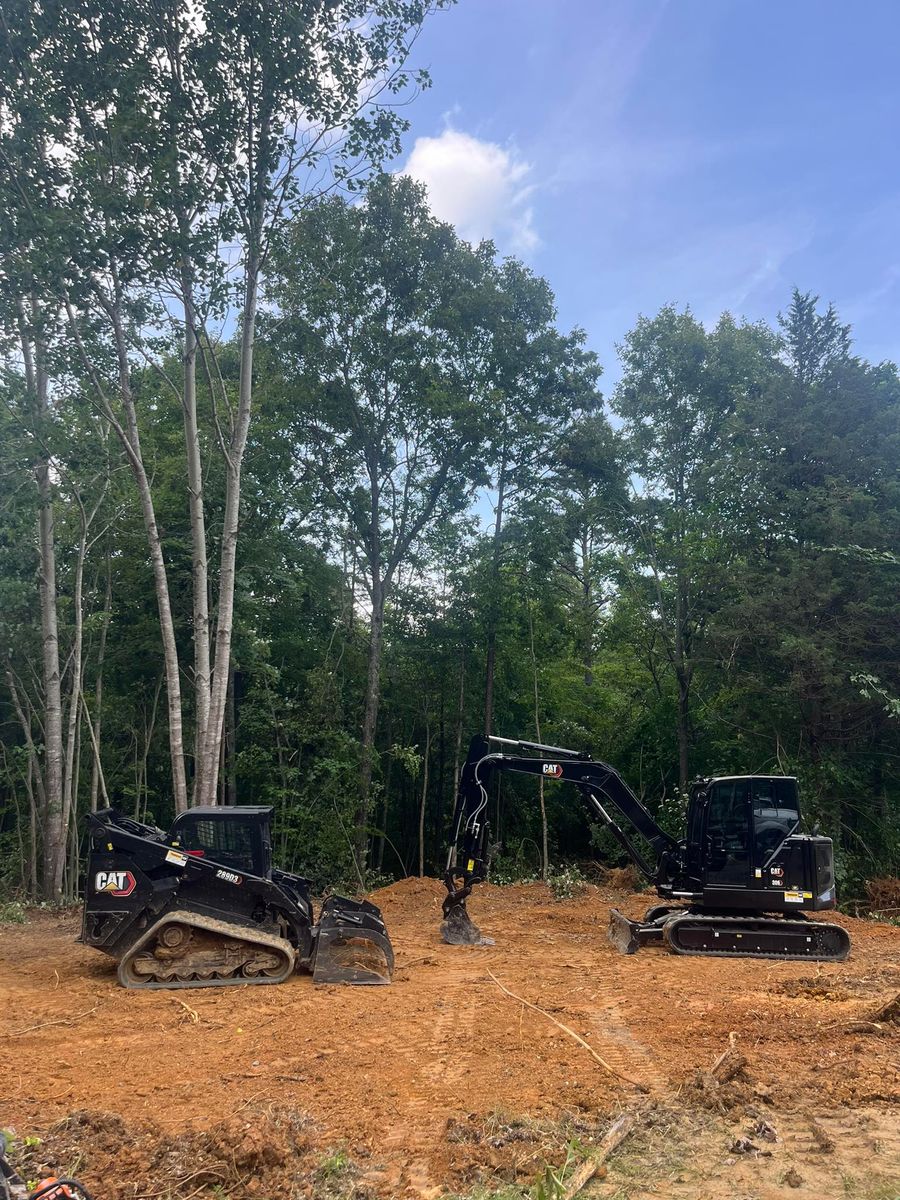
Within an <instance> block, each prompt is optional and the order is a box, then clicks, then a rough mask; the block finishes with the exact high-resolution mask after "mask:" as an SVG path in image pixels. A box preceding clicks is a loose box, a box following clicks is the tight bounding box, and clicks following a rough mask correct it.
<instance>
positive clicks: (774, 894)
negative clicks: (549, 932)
mask: <svg viewBox="0 0 900 1200" xmlns="http://www.w3.org/2000/svg"><path fill="white" fill-rule="evenodd" d="M491 743H493V744H494V745H495V746H497V747H502V748H503V749H498V750H492V747H491ZM506 748H510V749H512V750H514V751H515V753H512V754H511V753H508V752H506ZM505 771H513V772H519V773H523V774H526V775H535V776H538V777H539V778H542V779H545V780H559V781H561V782H568V783H573V784H574V785H575V786H576V788H577V789H578V790H579V792H580V793H581V795H582V797H583V798H584V800H585V802H586V803H587V806H588V809H589V811H590V812H591V814H592V815H594V816H595V817H598V818H599V819H600V821H601V822H602V823H603V824H604V825H605V826H606V827H607V828H608V829H609V830H610V832H611V833H612V834H613V836H614V837H615V838H616V840H617V841H618V842H619V843H620V845H621V846H622V847H623V849H624V850H625V851H626V853H627V854H628V855H629V857H630V858H631V859H632V861H633V862H634V863H635V865H636V866H637V868H638V870H639V871H640V872H641V874H642V875H643V876H644V877H645V878H646V879H647V881H648V882H649V883H651V884H653V885H654V886H655V888H656V892H657V895H658V896H659V898H660V900H661V901H662V903H660V904H654V905H653V906H652V907H651V908H650V909H649V910H648V911H647V913H646V914H645V916H644V918H643V920H641V921H632V920H629V919H628V918H627V917H625V916H624V915H623V914H622V913H620V912H619V911H618V910H617V909H613V910H612V912H611V913H610V924H609V931H608V937H609V940H610V942H611V943H612V944H613V946H615V948H616V949H617V950H619V951H621V952H622V953H623V954H634V953H635V951H636V950H638V949H639V948H640V947H641V946H647V945H665V946H667V947H668V948H669V950H672V951H674V952H675V953H676V954H702V955H717V956H725V957H740V958H744V957H757V958H783V959H810V960H813V961H819V962H840V961H842V960H843V959H845V958H846V957H847V955H848V954H849V953H850V938H849V936H848V934H847V931H846V930H845V929H843V928H842V927H841V926H840V925H833V924H830V923H828V922H825V921H812V920H810V919H809V918H808V916H807V913H809V912H822V911H824V910H827V909H833V908H834V907H835V905H836V903H837V899H836V893H835V885H834V853H833V847H832V843H831V839H830V838H828V837H823V836H821V835H819V834H817V833H812V834H807V833H800V832H798V831H799V828H800V802H799V796H798V790H797V780H796V779H794V778H791V777H788V776H781V775H734V776H722V777H717V778H715V779H702V780H698V781H697V782H696V783H695V784H693V785H692V787H691V791H690V798H689V804H688V813H687V829H686V832H685V836H684V837H683V838H681V839H680V840H679V839H676V838H673V837H671V836H670V835H669V834H668V833H666V832H665V831H664V830H663V829H661V828H660V827H659V825H658V824H657V822H656V821H655V820H654V819H653V817H652V815H651V814H650V813H649V812H648V810H647V809H646V808H645V807H644V805H643V804H642V803H641V802H640V800H639V799H638V798H637V796H635V794H634V792H632V790H631V789H630V788H629V787H628V785H627V784H626V783H625V781H624V779H622V777H621V775H619V773H618V771H616V770H615V768H614V767H611V766H609V764H608V763H604V762H596V761H594V760H593V759H591V758H590V757H589V756H588V755H586V754H580V753H578V752H577V751H575V750H566V749H562V748H560V747H559V746H543V745H540V744H539V743H537V742H523V741H515V740H512V739H509V738H500V737H483V736H478V737H475V738H473V739H472V742H471V744H470V746H469V754H468V758H467V759H466V762H465V765H464V767H463V770H462V773H461V775H460V781H459V790H458V792H457V797H456V807H455V810H454V815H453V826H452V842H451V846H450V850H449V853H448V856H447V869H446V874H445V876H444V882H445V885H446V888H447V895H446V897H445V898H444V904H443V911H444V920H443V923H442V925H441V932H442V934H443V936H444V940H445V941H447V942H450V943H451V944H454V945H472V944H478V943H480V942H482V941H483V940H485V939H482V937H481V932H480V930H479V929H478V927H477V926H476V925H475V924H474V922H473V921H472V919H471V917H470V916H469V914H468V912H467V910H466V899H467V897H468V896H469V895H470V894H471V891H472V888H473V887H474V886H475V884H478V883H481V882H483V881H484V880H485V879H487V876H488V870H489V867H490V856H491V851H492V847H491V843H490V829H489V826H488V820H487V813H488V790H487V789H488V785H489V782H490V780H491V777H492V776H493V775H494V774H495V773H496V772H505ZM619 821H622V822H624V823H625V824H627V826H628V827H629V830H630V836H629V833H626V831H625V830H624V829H623V828H622V826H621V825H620V824H619ZM638 838H639V839H640V842H641V843H642V846H641V847H640V848H639V846H638V845H636V844H635V843H636V840H637V839H638Z"/></svg>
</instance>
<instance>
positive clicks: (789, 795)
mask: <svg viewBox="0 0 900 1200" xmlns="http://www.w3.org/2000/svg"><path fill="white" fill-rule="evenodd" d="M799 824H800V802H799V800H798V797H797V781H796V779H789V778H786V779H754V780H753V839H754V842H755V845H756V855H755V859H756V862H755V865H756V866H757V867H765V866H767V865H768V862H769V860H770V859H771V858H772V856H773V855H774V854H775V852H776V851H777V850H778V848H779V847H780V846H781V844H782V842H783V841H784V839H785V838H786V837H790V835H791V834H792V833H793V832H794V830H795V829H796V828H797V826H798V825H799Z"/></svg>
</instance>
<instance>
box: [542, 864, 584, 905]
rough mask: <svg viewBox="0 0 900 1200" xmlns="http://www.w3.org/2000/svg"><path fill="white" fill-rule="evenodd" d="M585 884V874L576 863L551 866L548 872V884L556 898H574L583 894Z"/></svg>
mask: <svg viewBox="0 0 900 1200" xmlns="http://www.w3.org/2000/svg"><path fill="white" fill-rule="evenodd" d="M585 884H586V880H585V878H584V875H583V874H582V872H581V870H580V869H579V868H578V867H577V866H576V865H575V864H574V863H570V864H569V865H568V866H564V867H558V868H556V869H554V868H552V867H551V869H550V870H549V872H548V873H547V885H548V887H549V888H550V891H551V892H552V893H553V899H554V900H572V899H573V898H574V897H575V896H579V895H581V893H582V892H583V891H584V888H585Z"/></svg>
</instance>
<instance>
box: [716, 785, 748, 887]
mask: <svg viewBox="0 0 900 1200" xmlns="http://www.w3.org/2000/svg"><path fill="white" fill-rule="evenodd" d="M706 847H707V869H706V882H707V885H708V886H711V887H717V886H718V887H734V886H735V885H737V886H746V884H747V882H748V880H749V878H750V860H751V848H752V843H751V839H750V780H749V779H719V780H716V781H715V782H714V783H712V784H711V785H710V788H709V802H708V804H707V808H706Z"/></svg>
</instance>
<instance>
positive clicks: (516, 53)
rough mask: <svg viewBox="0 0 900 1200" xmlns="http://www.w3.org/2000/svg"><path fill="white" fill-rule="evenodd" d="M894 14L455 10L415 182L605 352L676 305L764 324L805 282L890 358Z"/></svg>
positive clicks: (898, 89)
mask: <svg viewBox="0 0 900 1200" xmlns="http://www.w3.org/2000/svg"><path fill="white" fill-rule="evenodd" d="M898 47H900V0H887V2H885V0H863V2H861V3H852V2H851V0H459V3H458V4H457V5H456V6H455V7H454V8H452V9H450V10H449V11H447V12H444V13H440V14H438V15H437V16H436V17H434V18H433V19H432V21H431V23H430V25H429V26H428V27H427V28H426V30H425V31H424V32H423V35H422V37H421V40H420V43H419V46H418V49H417V52H416V61H417V63H418V64H420V65H425V66H427V67H428V68H429V69H430V71H431V74H432V78H433V86H432V88H431V90H430V91H429V92H427V93H426V94H425V95H423V96H421V97H420V98H419V99H418V100H417V101H416V102H415V104H414V105H413V106H412V108H411V110H410V117H411V120H412V129H411V130H410V133H409V135H408V136H407V138H406V146H405V151H404V155H403V157H402V159H401V161H400V165H401V167H402V168H403V169H405V170H407V171H408V172H409V173H410V174H412V175H415V176H417V177H418V178H421V179H422V180H423V181H424V182H425V183H426V184H427V185H428V187H429V191H430V194H431V202H432V207H433V208H434V210H435V211H436V212H437V214H438V215H439V216H441V217H444V218H445V219H448V220H452V221H453V222H454V223H455V224H456V226H457V228H458V229H459V230H460V232H461V233H463V234H464V235H465V236H467V237H470V238H478V237H482V236H492V237H494V238H495V239H496V241H497V243H498V246H499V247H500V249H501V250H502V251H505V252H512V253H516V254H519V255H520V256H521V257H523V258H524V259H525V260H526V261H527V262H528V263H529V264H530V265H531V266H532V267H533V268H534V269H535V270H536V271H538V272H539V273H540V274H542V275H545V276H546V277H547V278H548V279H549V280H550V283H551V284H552V286H553V288H554V290H555V292H556V295H557V299H558V303H559V310H560V321H561V323H562V324H563V325H564V326H571V325H575V324H578V325H582V326H583V327H584V328H585V329H586V330H587V333H588V338H589V342H590V344H591V346H592V347H593V348H594V349H595V350H596V351H597V352H598V353H599V354H600V357H601V359H602V361H603V364H604V370H605V384H606V388H607V389H608V387H609V385H610V384H611V383H612V381H613V380H614V379H615V377H616V375H617V370H616V366H615V352H614V343H615V342H616V341H617V340H620V339H621V337H622V336H623V334H624V333H625V332H626V331H627V330H628V329H629V328H630V327H631V325H632V324H633V323H634V320H635V318H636V317H637V315H638V314H639V313H644V314H647V315H650V314H652V313H654V312H656V311H657V309H659V307H660V306H661V305H662V304H664V303H666V302H668V301H674V302H676V303H678V304H684V303H687V304H690V306H691V307H692V309H693V310H694V312H695V313H696V314H697V315H698V316H699V317H700V318H702V319H703V320H704V321H712V320H714V319H715V318H716V316H717V315H718V314H719V313H720V312H721V311H722V310H724V309H729V310H731V311H732V312H734V313H736V314H738V315H741V316H746V317H748V318H751V319H757V318H766V319H768V320H770V321H771V320H774V318H775V315H776V313H777V312H778V310H779V309H781V308H784V307H786V305H787V303H788V300H789V297H790V290H791V288H792V287H793V286H794V285H795V284H796V285H797V286H798V287H800V288H801V289H803V290H811V291H813V292H816V293H818V294H820V295H821V296H822V298H823V300H834V302H835V303H836V305H837V306H838V309H839V311H840V313H841V315H842V317H843V319H844V320H847V321H850V322H851V323H852V324H853V326H854V332H855V337H856V348H857V350H858V352H859V353H861V354H863V355H865V356H866V357H869V358H872V359H874V360H880V359H883V358H893V359H897V358H900V333H898V328H897V309H898V299H900V249H898V247H900V157H898V125H900V122H898V116H900V69H898Z"/></svg>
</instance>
